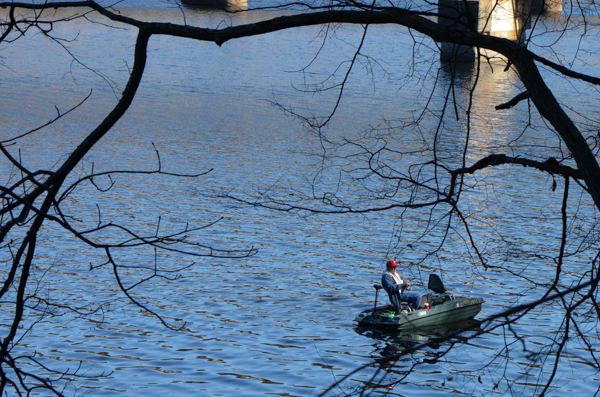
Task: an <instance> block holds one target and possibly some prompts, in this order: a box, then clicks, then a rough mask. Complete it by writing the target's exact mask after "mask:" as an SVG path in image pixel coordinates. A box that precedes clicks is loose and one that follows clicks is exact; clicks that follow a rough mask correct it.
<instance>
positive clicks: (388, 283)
mask: <svg viewBox="0 0 600 397" xmlns="http://www.w3.org/2000/svg"><path fill="white" fill-rule="evenodd" d="M385 266H386V271H385V272H383V274H382V275H381V284H382V285H383V288H384V289H385V290H386V291H387V293H388V295H389V297H390V302H391V303H392V305H394V306H395V307H396V308H400V307H401V306H402V305H401V304H400V302H407V303H408V305H409V306H410V307H412V308H413V309H418V308H419V305H420V304H421V294H419V293H417V292H406V290H407V289H409V288H410V284H409V283H407V282H404V281H402V277H400V275H399V274H398V273H397V272H396V269H397V268H398V263H396V261H395V260H393V259H390V260H389V261H387V264H386V265H385Z"/></svg>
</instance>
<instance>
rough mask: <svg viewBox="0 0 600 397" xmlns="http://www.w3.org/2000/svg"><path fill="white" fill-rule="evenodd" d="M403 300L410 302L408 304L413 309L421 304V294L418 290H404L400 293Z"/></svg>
mask: <svg viewBox="0 0 600 397" xmlns="http://www.w3.org/2000/svg"><path fill="white" fill-rule="evenodd" d="M400 301H401V302H408V305H409V306H410V307H412V308H413V309H418V308H419V305H420V304H421V294H419V293H418V292H404V293H402V294H400Z"/></svg>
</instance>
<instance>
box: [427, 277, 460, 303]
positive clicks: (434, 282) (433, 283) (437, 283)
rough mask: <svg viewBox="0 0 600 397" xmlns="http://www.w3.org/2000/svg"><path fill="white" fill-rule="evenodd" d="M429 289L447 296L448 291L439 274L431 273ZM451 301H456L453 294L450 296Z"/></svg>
mask: <svg viewBox="0 0 600 397" xmlns="http://www.w3.org/2000/svg"><path fill="white" fill-rule="evenodd" d="M427 288H428V289H430V290H432V291H433V292H435V293H436V294H445V293H446V292H447V291H448V290H447V289H446V287H444V283H443V282H442V279H441V278H440V276H438V275H437V274H433V273H431V274H430V275H429V282H428V283H427ZM448 295H449V296H450V297H451V299H454V295H452V294H451V293H449V294H448Z"/></svg>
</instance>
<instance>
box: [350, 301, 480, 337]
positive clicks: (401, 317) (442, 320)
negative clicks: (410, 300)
mask: <svg viewBox="0 0 600 397" xmlns="http://www.w3.org/2000/svg"><path fill="white" fill-rule="evenodd" d="M436 300H437V301H438V302H436ZM440 300H442V302H440ZM482 304H483V299H481V298H469V297H463V296H460V297H459V296H457V297H455V298H454V299H452V298H450V297H449V298H448V300H446V298H439V297H438V298H436V299H434V303H433V306H432V307H431V308H430V309H429V310H427V309H418V310H415V311H412V312H407V311H404V310H403V311H402V312H401V313H396V312H394V311H393V310H392V309H391V308H389V307H386V308H377V309H369V310H365V311H363V312H362V313H360V314H359V315H358V316H356V318H355V319H354V321H356V322H358V324H359V325H361V326H366V327H368V326H374V327H376V328H383V329H390V328H401V329H404V330H406V329H414V328H425V327H435V326H440V325H445V324H453V323H456V322H460V321H465V320H470V319H472V318H473V317H475V316H476V315H477V313H479V312H480V311H481V305H482Z"/></svg>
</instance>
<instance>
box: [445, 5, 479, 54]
mask: <svg viewBox="0 0 600 397" xmlns="http://www.w3.org/2000/svg"><path fill="white" fill-rule="evenodd" d="M466 4H467V7H468V10H469V12H470V13H471V15H472V17H473V18H472V20H473V21H474V22H475V26H474V28H475V29H477V28H478V20H479V2H478V1H467V2H466ZM467 7H465V1H462V0H439V3H438V13H439V17H438V23H439V24H440V25H442V26H452V27H456V28H458V29H459V30H467V27H466V25H467V24H468V23H469V22H468V21H469V19H468V18H467V13H466V11H467ZM458 21H460V23H458ZM440 59H441V60H442V62H473V61H474V60H475V49H474V48H473V47H469V46H465V45H458V44H452V43H445V42H442V51H441V53H440Z"/></svg>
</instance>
